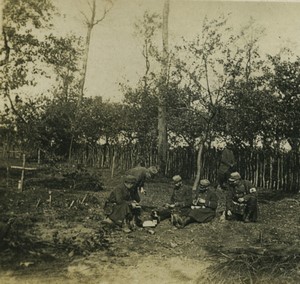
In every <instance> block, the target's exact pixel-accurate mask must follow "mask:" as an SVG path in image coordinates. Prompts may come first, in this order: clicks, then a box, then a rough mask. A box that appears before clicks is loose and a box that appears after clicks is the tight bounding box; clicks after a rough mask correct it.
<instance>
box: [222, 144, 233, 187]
mask: <svg viewBox="0 0 300 284" xmlns="http://www.w3.org/2000/svg"><path fill="white" fill-rule="evenodd" d="M235 164H236V162H235V157H234V154H233V152H232V151H231V150H230V149H228V148H227V147H226V148H224V149H223V151H222V156H221V160H220V165H219V168H218V183H219V185H220V187H221V188H222V189H226V188H227V182H228V178H229V176H230V174H231V173H232V172H234V171H235Z"/></svg>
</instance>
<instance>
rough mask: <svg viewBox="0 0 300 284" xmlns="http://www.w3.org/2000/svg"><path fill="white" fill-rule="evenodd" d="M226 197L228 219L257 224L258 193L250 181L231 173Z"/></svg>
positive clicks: (236, 173)
mask: <svg viewBox="0 0 300 284" xmlns="http://www.w3.org/2000/svg"><path fill="white" fill-rule="evenodd" d="M228 184H229V187H228V191H227V196H226V218H227V219H228V220H231V219H236V220H240V221H244V222H246V223H247V222H256V221H257V214H258V212H257V211H258V207H257V192H256V188H255V187H254V186H253V185H252V183H251V182H250V181H248V180H242V179H241V176H240V174H239V173H238V172H233V173H231V175H230V177H229V183H228Z"/></svg>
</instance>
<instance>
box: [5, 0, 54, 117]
mask: <svg viewBox="0 0 300 284" xmlns="http://www.w3.org/2000/svg"><path fill="white" fill-rule="evenodd" d="M53 11H54V6H53V5H52V3H51V1H50V0H41V1H35V0H22V1H21V0H10V1H8V0H4V1H3V22H2V30H1V33H2V36H3V43H4V46H3V48H2V49H1V62H0V92H1V93H0V95H1V96H2V97H5V98H6V99H8V101H9V108H10V109H11V110H12V111H13V112H14V114H15V115H17V116H19V115H20V114H19V113H18V110H17V104H18V103H19V102H20V96H19V95H18V94H17V91H18V89H19V88H21V87H23V86H28V85H33V84H35V77H36V76H35V75H36V74H39V73H40V68H39V67H38V66H39V65H38V64H37V62H39V59H40V54H39V46H40V42H41V40H40V39H39V37H38V35H37V33H35V31H37V30H39V29H41V28H44V27H49V26H50V25H51V23H50V22H49V21H50V19H51V15H52V12H53ZM13 96H15V98H13ZM20 118H21V119H22V117H20ZM23 121H24V122H26V121H25V120H24V119H23Z"/></svg>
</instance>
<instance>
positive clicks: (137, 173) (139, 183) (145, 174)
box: [127, 165, 158, 193]
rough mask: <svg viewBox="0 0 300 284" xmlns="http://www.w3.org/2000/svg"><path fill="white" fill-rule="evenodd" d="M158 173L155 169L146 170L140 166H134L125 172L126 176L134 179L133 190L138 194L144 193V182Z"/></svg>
mask: <svg viewBox="0 0 300 284" xmlns="http://www.w3.org/2000/svg"><path fill="white" fill-rule="evenodd" d="M157 173H158V170H157V168H156V167H154V166H152V167H149V168H146V167H144V166H142V165H139V166H136V167H134V168H132V169H130V170H128V171H127V174H128V175H131V176H134V177H135V178H136V184H135V190H136V191H137V192H140V193H146V191H145V189H144V185H145V181H146V180H147V179H150V178H151V177H153V176H154V175H156V174H157Z"/></svg>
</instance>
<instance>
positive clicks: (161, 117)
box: [158, 0, 170, 175]
mask: <svg viewBox="0 0 300 284" xmlns="http://www.w3.org/2000/svg"><path fill="white" fill-rule="evenodd" d="M169 7H170V1H169V0H165V3H164V9H163V28H162V41H163V62H162V79H163V82H162V86H163V87H162V88H161V90H160V93H159V100H158V163H159V167H160V169H161V173H162V174H164V175H165V174H166V163H167V150H168V143H167V142H168V141H167V115H166V112H167V110H166V100H165V97H166V93H167V92H168V76H167V74H168V18H169Z"/></svg>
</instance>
